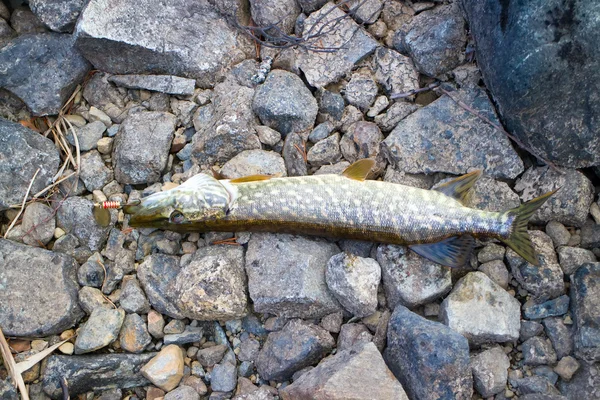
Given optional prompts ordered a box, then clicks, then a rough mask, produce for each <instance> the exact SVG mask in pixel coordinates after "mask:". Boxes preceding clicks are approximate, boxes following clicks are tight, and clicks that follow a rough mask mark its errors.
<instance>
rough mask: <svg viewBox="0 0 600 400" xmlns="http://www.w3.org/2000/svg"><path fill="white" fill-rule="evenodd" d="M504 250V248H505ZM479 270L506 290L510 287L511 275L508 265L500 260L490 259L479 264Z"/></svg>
mask: <svg viewBox="0 0 600 400" xmlns="http://www.w3.org/2000/svg"><path fill="white" fill-rule="evenodd" d="M503 250H504V249H503ZM478 269H479V271H481V272H483V273H484V274H486V275H487V277H488V278H490V279H491V280H492V282H494V283H495V284H496V285H498V286H500V287H501V288H502V289H504V290H506V289H507V288H508V282H509V276H508V269H507V268H506V265H504V263H503V262H502V261H500V260H494V261H489V262H486V263H484V264H481V265H480V266H479V268H478Z"/></svg>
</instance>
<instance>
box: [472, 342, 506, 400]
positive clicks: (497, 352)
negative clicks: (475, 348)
mask: <svg viewBox="0 0 600 400" xmlns="http://www.w3.org/2000/svg"><path fill="white" fill-rule="evenodd" d="M509 367H510V360H509V359H508V356H507V355H506V354H505V353H504V350H502V348H501V347H493V348H491V349H489V350H485V351H483V352H481V353H479V354H477V355H476V356H474V357H471V368H472V370H473V381H474V384H475V389H477V391H478V392H479V394H480V395H481V396H482V397H484V398H487V397H490V396H493V395H495V394H498V393H501V392H502V391H504V390H505V387H506V381H507V379H508V368H509Z"/></svg>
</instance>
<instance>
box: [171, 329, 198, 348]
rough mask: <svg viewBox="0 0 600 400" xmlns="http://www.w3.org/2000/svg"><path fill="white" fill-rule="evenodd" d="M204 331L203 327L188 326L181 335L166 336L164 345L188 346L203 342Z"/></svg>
mask: <svg viewBox="0 0 600 400" xmlns="http://www.w3.org/2000/svg"><path fill="white" fill-rule="evenodd" d="M203 333H204V330H203V329H202V327H192V326H186V327H185V330H184V331H183V332H181V333H172V334H168V335H165V336H164V339H163V343H164V344H179V345H183V344H188V343H196V342H200V340H202V335H203Z"/></svg>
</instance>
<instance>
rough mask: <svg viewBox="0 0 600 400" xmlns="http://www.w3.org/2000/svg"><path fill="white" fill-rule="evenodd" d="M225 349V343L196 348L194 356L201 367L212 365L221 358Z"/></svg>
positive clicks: (226, 348)
mask: <svg viewBox="0 0 600 400" xmlns="http://www.w3.org/2000/svg"><path fill="white" fill-rule="evenodd" d="M227 350H228V347H227V345H226V344H218V345H216V346H211V347H207V348H205V349H201V350H198V353H197V354H196V357H197V359H198V361H199V362H200V364H201V365H202V366H203V367H212V366H214V365H215V364H217V363H218V362H220V361H221V360H222V359H223V356H224V355H225V352H226V351H227Z"/></svg>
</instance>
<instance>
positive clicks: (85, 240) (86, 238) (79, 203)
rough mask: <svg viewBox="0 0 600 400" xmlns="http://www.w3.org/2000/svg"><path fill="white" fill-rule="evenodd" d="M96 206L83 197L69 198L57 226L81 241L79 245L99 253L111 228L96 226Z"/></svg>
mask: <svg viewBox="0 0 600 400" xmlns="http://www.w3.org/2000/svg"><path fill="white" fill-rule="evenodd" d="M93 208H94V204H93V203H92V202H91V201H89V200H86V199H84V198H81V197H69V198H68V199H66V200H64V201H63V202H62V203H61V205H60V207H59V209H58V211H57V213H56V225H57V226H58V227H59V228H61V229H63V230H64V231H65V232H67V233H72V234H73V235H75V236H76V237H77V239H79V245H81V246H87V247H89V249H90V250H92V251H99V250H100V249H101V248H102V246H104V243H106V239H107V238H108V233H109V232H110V228H109V227H101V226H100V225H98V224H96V222H95V220H94V216H93V215H92V211H93Z"/></svg>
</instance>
